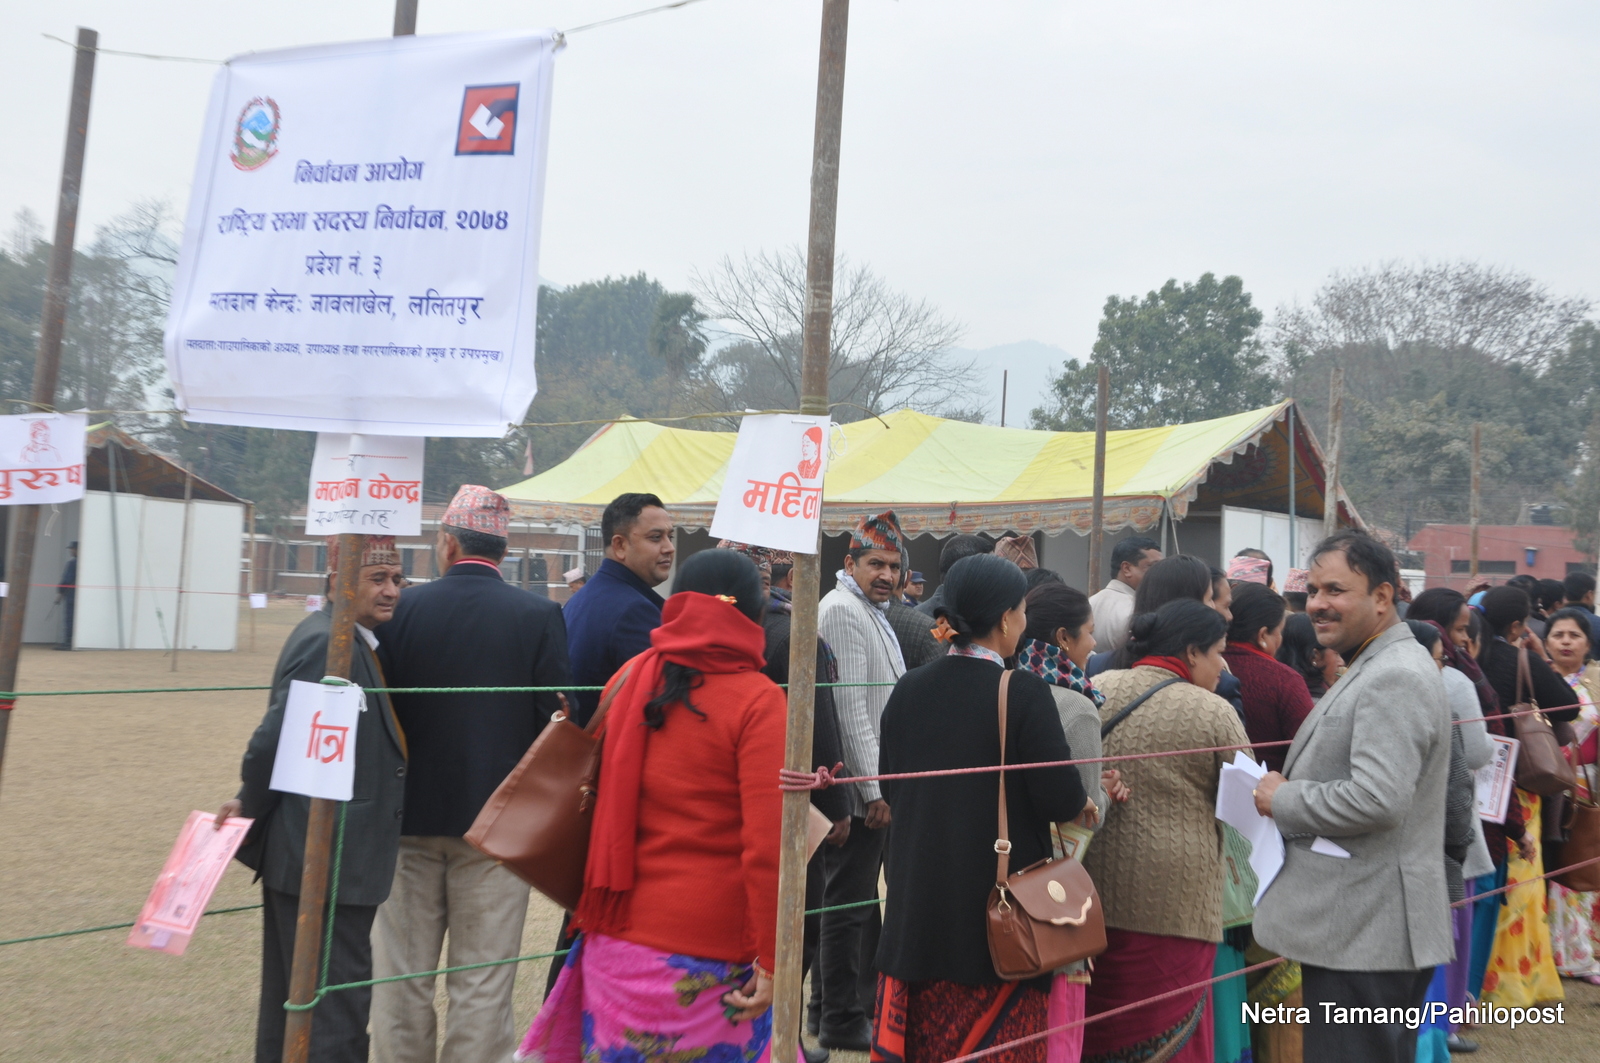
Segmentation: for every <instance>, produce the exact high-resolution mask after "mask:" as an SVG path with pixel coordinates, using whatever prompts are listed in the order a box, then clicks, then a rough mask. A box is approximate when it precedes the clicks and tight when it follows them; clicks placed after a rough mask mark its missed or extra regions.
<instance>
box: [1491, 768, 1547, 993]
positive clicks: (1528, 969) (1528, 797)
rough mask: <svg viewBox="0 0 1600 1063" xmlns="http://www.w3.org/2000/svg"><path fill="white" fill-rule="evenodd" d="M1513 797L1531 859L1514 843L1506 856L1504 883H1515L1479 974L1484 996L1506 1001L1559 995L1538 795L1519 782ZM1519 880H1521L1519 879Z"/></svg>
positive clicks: (1507, 897)
mask: <svg viewBox="0 0 1600 1063" xmlns="http://www.w3.org/2000/svg"><path fill="white" fill-rule="evenodd" d="M1514 794H1515V797H1514V800H1516V801H1517V802H1518V804H1519V805H1520V807H1521V808H1522V819H1523V822H1524V823H1526V824H1528V835H1529V837H1531V838H1533V839H1534V849H1535V853H1534V858H1533V862H1532V863H1529V862H1528V861H1526V860H1524V859H1522V857H1521V855H1520V854H1519V853H1518V852H1517V849H1516V847H1515V846H1512V847H1511V852H1510V853H1509V854H1508V855H1507V857H1506V866H1507V877H1506V882H1507V884H1508V885H1511V886H1515V887H1516V888H1515V889H1512V890H1510V891H1509V892H1508V893H1507V894H1506V903H1505V904H1504V905H1501V906H1500V909H1499V912H1500V921H1499V924H1498V926H1497V927H1496V929H1495V936H1494V951H1493V952H1492V953H1490V955H1489V971H1488V973H1487V974H1486V975H1484V979H1483V999H1484V1001H1486V1002H1489V1003H1494V1004H1503V1005H1505V1006H1506V1007H1510V1008H1515V1007H1527V1006H1528V1005H1530V1004H1536V1003H1544V1002H1546V1001H1550V1002H1554V1001H1558V1000H1561V999H1563V997H1564V991H1563V990H1562V988H1561V976H1560V975H1559V974H1557V973H1556V964H1555V958H1554V956H1553V955H1552V953H1551V948H1550V923H1549V920H1548V918H1547V916H1548V912H1547V907H1548V905H1547V903H1546V895H1547V890H1546V889H1545V884H1544V880H1543V879H1541V878H1539V877H1538V876H1539V875H1541V874H1543V873H1544V848H1543V843H1542V842H1540V841H1539V822H1540V820H1539V797H1538V795H1537V794H1530V793H1529V792H1528V791H1526V790H1523V789H1521V788H1518V789H1517V790H1515V791H1514ZM1519 882H1520V883H1522V884H1521V885H1520V886H1519V885H1517V883H1519Z"/></svg>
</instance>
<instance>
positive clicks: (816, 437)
mask: <svg viewBox="0 0 1600 1063" xmlns="http://www.w3.org/2000/svg"><path fill="white" fill-rule="evenodd" d="M798 471H799V473H800V479H802V480H815V479H816V478H817V474H818V473H819V472H821V471H822V429H820V428H818V427H816V426H815V425H813V426H811V427H810V428H807V429H806V434H805V435H803V436H801V437H800V468H799V470H798Z"/></svg>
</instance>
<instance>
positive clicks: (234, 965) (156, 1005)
mask: <svg viewBox="0 0 1600 1063" xmlns="http://www.w3.org/2000/svg"><path fill="white" fill-rule="evenodd" d="M302 615H303V614H302V613H301V612H300V610H299V608H298V606H296V605H294V604H292V603H274V604H273V606H272V608H270V609H268V610H266V611H264V612H262V613H258V614H257V633H256V648H255V650H254V651H250V650H249V649H247V648H246V649H241V651H240V652H237V653H220V654H206V653H185V654H183V655H182V656H181V658H180V660H179V662H178V670H177V671H176V672H175V673H174V672H171V671H169V668H170V659H169V658H168V657H166V656H164V655H162V654H160V653H142V652H141V653H132V652H129V653H114V652H80V653H70V654H69V653H54V652H51V651H50V650H45V649H35V648H30V649H28V650H26V651H25V653H24V657H23V661H22V669H21V676H22V678H21V680H20V685H21V687H22V689H24V690H73V689H103V688H120V687H156V686H210V685H226V684H254V683H262V684H264V683H266V682H267V681H268V679H269V678H270V676H271V671H272V665H273V662H274V661H275V660H276V658H277V653H278V648H279V646H280V645H281V644H282V642H283V639H284V637H285V636H286V635H287V634H288V632H289V630H290V629H291V628H292V627H293V626H294V624H296V623H297V622H298V621H299V620H300V619H301V616H302ZM248 630H249V628H248V620H247V619H242V620H241V624H240V645H241V646H242V647H246V646H247V645H248V638H249V636H248ZM264 702H265V697H264V694H263V693H262V692H259V691H240V692H228V693H211V694H141V695H129V696H88V697H67V698H32V699H25V700H23V701H22V702H21V703H20V705H19V707H18V709H17V710H16V713H15V716H14V718H13V719H12V721H11V735H10V744H9V747H8V749H7V750H6V761H5V766H4V776H3V780H0V940H4V939H7V938H12V937H21V936H24V935H28V934H35V933H43V932H47V931H53V930H61V929H68V928H72V927H83V926H96V925H100V924H105V923H116V922H124V921H127V920H131V919H133V918H134V917H135V916H136V915H137V914H138V911H139V907H140V905H141V904H142V903H143V902H144V898H145V895H146V894H147V893H148V892H149V889H150V885H151V883H152V882H153V881H154V879H155V876H156V874H157V872H159V871H160V869H161V864H162V862H163V860H164V859H165V857H166V853H167V850H168V849H169V848H170V846H171V844H172V840H173V838H174V837H175V836H176V834H177V831H178V828H179V826H180V825H181V824H182V823H183V820H184V817H185V816H186V815H187V814H188V813H189V811H190V810H191V809H196V808H199V809H213V808H215V807H217V805H218V804H220V803H221V802H222V801H223V800H225V799H226V798H227V797H229V796H231V795H232V793H233V790H234V787H235V784H236V781H237V777H238V776H237V772H238V764H239V755H240V753H241V752H242V751H243V749H244V744H245V741H246V739H247V738H248V737H249V735H250V732H251V731H252V730H253V729H254V727H255V725H256V723H257V722H258V721H259V719H260V717H261V712H262V707H263V705H264ZM259 900H260V896H259V892H258V891H257V890H256V889H255V888H253V887H252V886H251V884H250V875H249V872H248V871H246V870H245V869H244V868H242V867H240V866H238V865H237V864H235V865H234V866H233V867H232V868H230V869H229V871H228V873H227V875H226V877H225V878H224V879H223V882H222V885H221V887H220V888H219V889H218V891H217V894H216V897H215V899H214V901H213V906H214V907H225V906H231V905H239V904H251V903H256V902H258V901H259ZM558 915H559V913H558V912H556V911H555V910H554V909H553V907H552V906H551V905H549V904H548V903H546V902H544V901H543V900H542V899H540V898H539V897H537V896H535V898H534V901H533V904H532V905H531V906H530V909H529V919H528V926H527V930H526V932H525V934H524V936H523V953H524V954H528V953H535V952H545V951H548V950H549V949H550V947H551V942H552V941H553V940H554V938H555V930H556V926H557V923H558ZM126 936H127V931H126V930H118V931H107V932H103V933H97V934H86V935H83V936H79V937H70V938H61V939H56V940H51V941H41V942H34V943H29V944H21V945H10V946H5V947H0V1002H3V1003H0V1060H4V1061H7V1063H11V1061H17V1063H21V1061H27V1063H55V1061H66V1060H74V1061H76V1060H85V1059H94V1060H107V1061H130V1063H146V1061H152V1063H153V1061H164V1060H181V1061H184V1063H208V1061H229V1063H236V1061H242V1060H248V1059H250V1058H252V1047H251V1046H252V1038H253V1035H254V1028H255V1006H256V985H257V967H258V964H259V956H260V915H259V913H257V912H241V913H238V914H233V915H218V916H212V917H209V918H207V919H206V920H205V921H204V922H203V923H202V925H201V929H200V932H199V933H198V934H197V935H196V936H195V938H194V941H193V942H192V943H191V944H190V946H189V951H188V954H187V955H186V956H184V957H182V958H181V959H180V958H174V957H171V956H166V955H161V954H156V953H149V952H144V951H141V950H135V949H130V948H127V947H126V946H125V945H124V944H123V941H124V939H125V938H126ZM544 972H545V961H537V962H535V963H530V964H525V965H523V966H522V968H521V973H520V975H519V978H518V988H517V1020H518V1022H519V1023H520V1024H524V1025H525V1024H526V1023H527V1021H528V1020H530V1019H531V1018H532V1016H533V1013H534V1011H535V1010H536V1009H537V1006H538V1001H539V998H540V996H541V995H542V991H543V987H544ZM1567 990H1568V996H1567V1000H1568V1007H1567V1012H1568V1025H1567V1026H1565V1027H1562V1028H1556V1029H1550V1028H1544V1027H1531V1028H1526V1029H1522V1030H1518V1031H1516V1032H1515V1033H1512V1032H1509V1031H1503V1030H1480V1031H1475V1032H1474V1033H1473V1036H1475V1037H1477V1038H1479V1039H1480V1040H1481V1041H1482V1042H1483V1043H1484V1051H1483V1052H1481V1053H1479V1054H1478V1056H1477V1057H1475V1058H1477V1059H1483V1060H1506V1061H1511V1060H1523V1059H1534V1058H1537V1059H1542V1060H1550V1061H1559V1060H1592V1059H1595V1058H1597V1055H1596V1048H1595V1046H1596V1044H1600V989H1596V988H1595V987H1592V986H1587V985H1580V984H1574V983H1567ZM440 998H441V999H440V1002H441V1004H442V1003H443V983H442V980H441V983H440ZM838 1056H839V1063H863V1061H864V1058H865V1057H864V1056H863V1057H861V1058H860V1059H857V1058H856V1057H855V1056H854V1054H851V1053H839V1054H838Z"/></svg>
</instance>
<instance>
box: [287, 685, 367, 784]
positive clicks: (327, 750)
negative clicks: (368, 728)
mask: <svg viewBox="0 0 1600 1063" xmlns="http://www.w3.org/2000/svg"><path fill="white" fill-rule="evenodd" d="M362 705H363V698H362V694H361V688H360V687H358V686H356V685H355V684H353V683H352V684H350V685H348V686H346V685H344V684H340V685H337V686H336V685H334V684H331V683H306V682H303V681H301V680H299V679H295V680H291V681H290V683H289V701H288V703H287V704H286V705H285V706H284V708H283V726H282V728H281V729H280V730H279V731H278V756H277V759H276V760H274V761H273V762H272V782H271V783H270V784H268V785H269V786H270V788H271V789H274V790H277V791H279V792H280V793H286V794H304V795H305V796H307V797H325V798H327V799H328V800H330V801H348V800H350V795H351V793H352V792H353V790H354V787H355V772H356V724H357V722H358V721H359V720H360V719H361V712H362Z"/></svg>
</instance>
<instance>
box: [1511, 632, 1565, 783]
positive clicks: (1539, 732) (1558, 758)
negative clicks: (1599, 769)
mask: <svg viewBox="0 0 1600 1063" xmlns="http://www.w3.org/2000/svg"><path fill="white" fill-rule="evenodd" d="M1524 695H1526V696H1524ZM1538 707H1539V703H1538V701H1536V700H1535V699H1534V696H1533V680H1532V679H1531V678H1530V677H1529V674H1528V651H1527V649H1526V648H1520V649H1518V650H1517V703H1516V704H1515V705H1513V706H1511V710H1510V711H1511V712H1513V713H1519V712H1526V713H1528V715H1526V716H1515V717H1513V719H1512V724H1513V726H1514V727H1515V728H1516V732H1517V741H1518V742H1520V743H1522V748H1521V749H1519V750H1518V751H1517V772H1516V778H1517V785H1518V786H1520V787H1522V788H1523V789H1524V790H1526V791H1528V792H1529V793H1530V794H1539V795H1541V796H1544V797H1554V796H1555V795H1556V794H1559V793H1564V792H1565V791H1567V790H1571V789H1572V788H1573V787H1575V786H1577V785H1578V776H1577V774H1576V773H1575V772H1574V771H1573V770H1572V765H1571V763H1569V762H1568V760H1567V758H1566V755H1565V754H1564V753H1563V751H1562V749H1561V743H1560V742H1559V741H1557V740H1556V733H1555V728H1553V727H1552V726H1551V725H1550V721H1549V720H1547V719H1546V718H1545V715H1544V713H1542V712H1536V711H1531V710H1536V709H1538Z"/></svg>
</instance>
